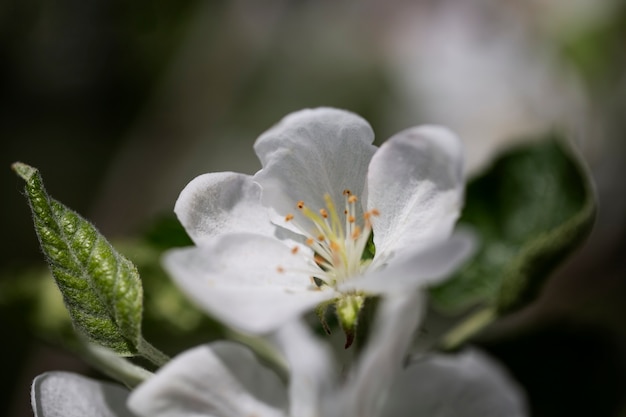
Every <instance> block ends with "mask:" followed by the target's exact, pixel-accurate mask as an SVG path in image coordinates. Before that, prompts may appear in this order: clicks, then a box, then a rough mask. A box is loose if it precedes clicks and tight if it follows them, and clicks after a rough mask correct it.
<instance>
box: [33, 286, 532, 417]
mask: <svg viewBox="0 0 626 417" xmlns="http://www.w3.org/2000/svg"><path fill="white" fill-rule="evenodd" d="M419 309H420V307H419V303H417V302H416V299H415V295H406V296H400V297H392V298H390V299H386V300H384V301H383V304H382V305H381V311H380V315H379V319H380V320H379V321H378V322H376V325H375V327H374V332H373V334H372V339H371V343H370V344H368V345H367V347H366V350H365V351H364V352H363V353H362V356H361V357H360V359H359V361H358V362H357V366H356V369H354V370H353V372H351V373H349V374H348V375H347V378H345V379H344V378H341V377H340V375H339V374H338V372H337V371H338V368H337V367H336V364H335V363H334V361H333V357H332V356H331V355H330V353H329V351H328V350H326V347H327V346H325V345H324V344H322V343H320V341H319V340H317V339H316V338H315V337H313V336H312V335H311V334H310V333H309V332H308V329H307V328H305V327H304V326H302V324H301V323H300V322H292V323H289V324H287V325H286V326H285V327H284V328H282V329H281V330H280V331H279V332H278V334H277V336H276V338H275V341H276V344H277V346H278V347H279V348H280V350H281V352H282V353H283V354H284V356H285V359H286V361H287V362H288V364H289V382H288V384H287V386H286V385H285V383H284V382H283V381H282V380H281V379H280V378H278V377H277V375H276V374H275V373H274V372H273V371H271V370H270V369H268V368H266V367H265V366H263V365H262V364H261V363H260V362H259V361H258V360H257V359H256V357H255V356H254V355H253V354H252V352H250V351H249V350H248V349H247V348H245V347H243V346H241V345H237V344H234V343H230V342H218V343H213V344H210V345H205V346H200V347H197V348H194V349H191V350H189V351H186V352H184V353H182V354H181V355H179V356H178V357H176V358H174V359H173V360H172V361H171V362H169V363H168V364H167V365H166V366H165V367H163V368H162V369H161V370H159V371H158V372H157V373H156V374H155V376H154V377H152V378H150V379H148V380H147V381H145V382H144V383H143V384H141V385H140V386H139V387H138V388H136V389H135V391H133V392H132V393H131V394H130V397H128V401H127V395H128V394H127V393H125V392H124V391H123V390H122V389H121V388H119V387H113V386H112V385H110V384H107V383H97V382H95V381H92V380H89V379H87V378H85V377H82V376H78V375H75V374H69V373H47V374H44V375H41V376H39V377H37V378H36V379H35V382H34V383H33V390H32V398H33V409H34V410H35V416H36V417H54V416H59V415H63V416H65V417H79V416H80V417H82V416H86V415H88V416H94V417H127V416H133V415H137V416H141V417H148V416H149V417H251V416H256V417H287V416H291V417H316V416H317V417H322V416H323V417H339V416H341V417H374V416H382V417H405V416H406V417H408V416H415V415H424V416H429V417H447V416H451V415H454V416H458V417H501V416H507V417H521V416H524V415H526V411H525V405H524V396H523V394H522V392H521V391H520V390H519V388H518V387H517V386H516V384H515V383H514V382H513V381H512V380H511V379H510V378H509V377H508V376H507V375H506V373H505V372H504V371H503V370H502V369H500V368H499V366H498V365H497V364H495V363H494V362H493V361H491V360H490V359H489V358H487V357H486V356H485V355H483V354H481V353H479V352H477V351H475V350H467V351H465V352H462V353H460V354H458V355H433V356H431V357H428V358H425V359H423V360H422V361H420V362H415V363H412V364H410V365H409V366H408V368H406V369H402V367H401V365H402V360H403V358H404V353H405V351H406V347H407V346H408V344H409V342H410V340H411V335H412V333H413V332H412V330H413V329H414V328H415V326H416V324H417V322H418V318H419ZM126 401H127V406H128V408H129V409H131V410H132V411H133V412H134V414H131V413H130V412H129V411H128V408H127V406H126V405H125V402H126Z"/></svg>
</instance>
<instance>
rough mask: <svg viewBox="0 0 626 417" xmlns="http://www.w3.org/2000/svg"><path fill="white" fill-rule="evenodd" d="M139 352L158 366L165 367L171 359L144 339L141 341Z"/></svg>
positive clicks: (138, 347)
mask: <svg viewBox="0 0 626 417" xmlns="http://www.w3.org/2000/svg"><path fill="white" fill-rule="evenodd" d="M137 350H138V351H139V354H140V355H141V356H143V357H144V358H146V359H148V360H149V361H150V362H152V363H153V364H155V365H157V366H159V367H160V366H163V365H165V364H166V363H168V362H169V360H170V357H169V356H167V355H166V354H165V353H163V352H161V351H160V350H159V349H157V348H155V347H154V346H152V345H151V344H150V343H149V342H148V341H147V340H146V339H144V338H143V337H142V338H141V339H140V340H139V345H138V346H137Z"/></svg>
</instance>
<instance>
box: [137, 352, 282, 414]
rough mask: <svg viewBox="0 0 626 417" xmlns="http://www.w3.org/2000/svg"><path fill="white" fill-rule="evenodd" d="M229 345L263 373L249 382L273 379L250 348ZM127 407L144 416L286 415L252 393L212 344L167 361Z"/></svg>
mask: <svg viewBox="0 0 626 417" xmlns="http://www.w3.org/2000/svg"><path fill="white" fill-rule="evenodd" d="M230 348H231V349H232V352H231V354H232V355H236V356H238V357H239V360H241V361H245V363H248V364H249V366H253V367H255V368H258V369H255V373H256V374H257V376H258V375H262V377H261V378H260V379H259V380H257V381H248V383H254V382H259V381H263V383H267V382H268V381H270V379H268V378H267V372H269V371H268V370H265V369H263V368H262V367H261V365H260V364H259V363H258V362H256V361H255V360H254V359H253V358H251V357H250V353H249V352H247V349H244V348H242V347H240V346H237V345H235V344H231V346H230ZM274 383H278V382H277V381H274V382H272V384H274ZM128 406H129V407H130V409H131V410H133V411H134V412H135V413H137V414H138V415H140V416H145V417H192V416H194V417H195V416H198V417H199V416H204V417H238V416H241V417H248V416H251V415H255V416H259V417H275V416H283V415H284V413H283V412H282V411H281V410H278V409H276V408H274V407H271V406H269V405H267V404H265V403H263V402H261V401H259V400H258V399H257V398H255V397H254V396H253V395H252V394H250V392H249V391H248V390H246V388H244V386H243V385H242V383H241V382H240V381H239V380H238V379H237V377H236V376H235V375H234V374H233V373H232V372H231V370H230V369H229V368H228V367H227V366H226V364H225V363H224V362H223V361H222V359H221V358H220V356H218V355H217V354H216V353H215V352H214V351H213V349H212V348H211V346H210V345H205V346H200V347H197V348H194V349H190V350H188V351H186V352H184V353H182V354H181V355H179V356H177V357H176V358H174V359H173V360H172V361H170V362H168V363H167V365H165V366H164V367H163V368H161V369H160V370H159V371H158V372H157V373H156V375H155V376H154V377H152V378H150V379H149V380H147V381H145V382H144V383H142V384H141V385H139V386H138V387H137V388H136V389H135V390H134V391H133V393H132V394H131V396H130V398H129V400H128Z"/></svg>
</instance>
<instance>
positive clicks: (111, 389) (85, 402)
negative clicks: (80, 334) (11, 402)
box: [31, 372, 134, 417]
mask: <svg viewBox="0 0 626 417" xmlns="http://www.w3.org/2000/svg"><path fill="white" fill-rule="evenodd" d="M128 394H129V391H128V390H127V389H125V388H122V387H121V386H119V385H115V384H111V383H108V382H100V381H95V380H93V379H90V378H86V377H84V376H80V375H77V374H72V373H69V372H47V373H45V374H41V375H39V376H37V377H36V378H35V380H34V381H33V385H32V389H31V401H32V405H33V412H34V413H35V417H59V416H63V417H85V416H89V417H132V416H134V414H132V413H131V412H130V411H129V410H128V408H126V399H127V397H128Z"/></svg>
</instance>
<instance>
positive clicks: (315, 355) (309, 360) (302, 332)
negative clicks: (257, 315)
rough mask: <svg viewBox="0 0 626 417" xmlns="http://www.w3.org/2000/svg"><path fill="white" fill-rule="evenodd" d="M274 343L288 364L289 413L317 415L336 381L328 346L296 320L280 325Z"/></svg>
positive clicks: (302, 415) (294, 414)
mask: <svg viewBox="0 0 626 417" xmlns="http://www.w3.org/2000/svg"><path fill="white" fill-rule="evenodd" d="M276 342H277V344H278V347H279V349H280V350H281V351H282V352H283V353H284V355H285V357H286V359H287V362H288V363H289V371H290V377H289V399H290V410H289V411H290V413H289V415H291V416H299V417H314V416H318V415H320V412H319V410H320V408H321V404H322V403H323V402H324V399H325V398H327V397H328V396H329V394H330V393H331V392H333V390H334V388H335V385H336V383H337V375H336V373H335V371H336V369H337V368H336V366H335V363H334V361H333V357H332V354H331V352H330V351H329V349H328V345H326V344H324V343H322V342H321V341H320V340H318V339H317V338H316V337H314V336H313V334H311V332H310V330H309V329H308V328H306V327H305V325H304V324H303V323H302V322H301V321H299V320H298V321H293V322H290V323H287V324H286V325H285V326H283V327H281V328H280V329H279V330H278V332H277V333H276Z"/></svg>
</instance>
